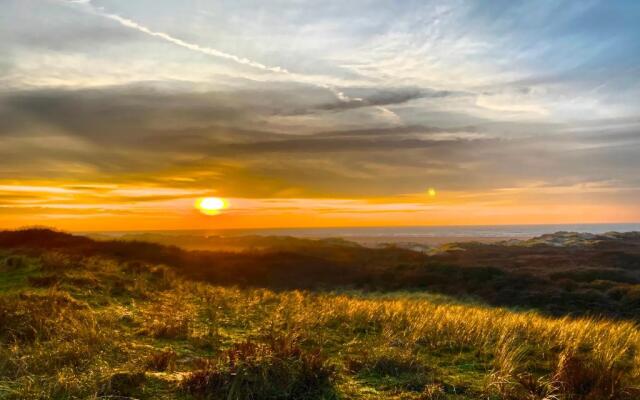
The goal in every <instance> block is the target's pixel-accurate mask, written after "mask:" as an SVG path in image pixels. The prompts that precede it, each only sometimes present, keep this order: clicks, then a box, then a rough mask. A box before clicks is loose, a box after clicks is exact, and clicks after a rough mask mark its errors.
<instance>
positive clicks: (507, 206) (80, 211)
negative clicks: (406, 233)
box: [0, 183, 640, 231]
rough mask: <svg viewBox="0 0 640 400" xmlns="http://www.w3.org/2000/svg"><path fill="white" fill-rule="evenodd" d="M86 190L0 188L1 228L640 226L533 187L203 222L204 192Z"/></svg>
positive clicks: (237, 203) (303, 203)
mask: <svg viewBox="0 0 640 400" xmlns="http://www.w3.org/2000/svg"><path fill="white" fill-rule="evenodd" d="M89 186H90V185H89ZM89 186H86V187H82V188H81V189H78V188H77V185H70V184H68V185H66V187H64V186H63V187H55V186H45V185H44V184H42V183H41V184H39V185H29V186H25V185H0V188H2V191H3V193H5V194H12V195H13V198H14V199H13V200H12V202H11V204H10V205H8V204H3V205H2V206H1V207H0V210H1V212H2V213H3V218H2V226H1V227H2V228H18V227H23V226H32V225H44V226H52V227H55V228H59V229H64V230H70V231H107V230H116V231H122V230H173V229H236V228H276V227H333V226H416V225H492V224H549V223H599V222H633V221H638V220H640V214H639V213H638V210H637V208H635V207H632V206H630V207H626V208H625V207H615V206H613V205H611V204H598V205H594V204H589V203H588V202H586V203H585V202H582V203H581V202H580V201H579V198H578V199H575V197H574V200H573V202H572V203H567V200H568V198H570V197H571V191H567V190H566V189H564V188H563V189H558V188H555V189H554V188H545V189H539V188H538V189H535V192H536V195H533V194H532V193H531V192H533V191H534V189H528V190H522V189H518V190H500V191H495V192H491V193H465V192H446V191H437V194H435V195H430V194H429V192H428V190H427V191H425V192H424V193H417V194H408V195H401V196H394V197H378V198H365V199H331V198H268V199H248V198H227V201H228V203H229V206H228V208H227V209H225V210H223V211H221V212H220V213H219V214H218V215H205V214H203V213H201V212H200V211H199V210H197V209H196V207H195V202H196V199H197V198H198V194H206V193H202V192H200V193H198V191H196V190H193V191H190V190H186V189H176V188H146V189H135V188H130V187H128V188H123V187H118V186H117V185H113V186H111V187H106V186H97V185H96V186H93V187H89ZM578 193H583V191H582V190H581V191H579V192H578ZM432 194H433V193H432ZM216 195H220V194H219V193H218V194H216ZM568 196H569V197H568ZM579 197H583V196H582V195H580V196H579Z"/></svg>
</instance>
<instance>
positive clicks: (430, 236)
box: [110, 223, 640, 244]
mask: <svg viewBox="0 0 640 400" xmlns="http://www.w3.org/2000/svg"><path fill="white" fill-rule="evenodd" d="M560 231H566V232H579V233H595V234H599V233H606V232H612V231H615V232H631V231H640V223H627V224H545V225H470V226H397V227H393V226H392V227H389V226H385V227H336V228H277V229H208V230H181V231H154V232H153V233H155V234H167V235H176V234H177V235H194V236H244V235H263V236H294V237H301V238H311V239H321V238H343V239H346V240H351V241H355V242H360V243H369V244H375V243H400V242H412V243H424V244H438V243H447V242H458V241H470V240H473V241H481V242H492V241H500V240H507V239H528V238H532V237H536V236H540V235H543V234H546V233H554V232H560ZM121 233H122V234H125V233H128V234H130V233H150V232H121ZM110 234H111V235H118V234H119V233H118V232H110Z"/></svg>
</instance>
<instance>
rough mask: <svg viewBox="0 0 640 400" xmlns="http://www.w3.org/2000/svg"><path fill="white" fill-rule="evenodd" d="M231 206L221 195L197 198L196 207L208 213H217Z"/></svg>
mask: <svg viewBox="0 0 640 400" xmlns="http://www.w3.org/2000/svg"><path fill="white" fill-rule="evenodd" d="M228 207H229V203H228V202H227V201H226V200H225V199H222V198H220V197H202V198H199V199H198V200H196V208H197V209H198V210H200V212H201V213H203V214H206V215H217V214H219V213H220V211H222V210H224V209H225V208H228Z"/></svg>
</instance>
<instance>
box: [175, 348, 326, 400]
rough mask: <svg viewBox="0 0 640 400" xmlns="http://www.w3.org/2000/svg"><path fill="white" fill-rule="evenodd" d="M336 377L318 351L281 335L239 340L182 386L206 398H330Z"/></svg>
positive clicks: (257, 399) (236, 399) (230, 399)
mask: <svg viewBox="0 0 640 400" xmlns="http://www.w3.org/2000/svg"><path fill="white" fill-rule="evenodd" d="M333 376H334V369H333V368H332V367H331V366H329V365H327V362H326V360H325V358H324V357H323V356H322V355H321V354H320V353H319V352H318V351H306V350H303V349H301V348H300V347H299V346H298V345H297V344H296V343H293V342H290V341H288V340H287V339H284V338H279V339H276V340H273V341H272V342H271V343H269V344H262V343H254V342H250V341H248V342H243V343H236V344H235V345H233V347H232V348H231V349H229V350H227V351H225V352H224V353H223V354H222V356H221V357H220V359H219V360H217V361H216V362H213V363H211V365H210V366H209V367H207V368H206V369H202V370H198V371H194V372H192V373H190V374H189V375H188V377H187V378H186V379H185V380H184V381H183V383H182V387H183V389H184V390H185V391H186V392H188V393H190V394H192V395H194V396H196V397H199V398H205V399H218V398H225V399H229V400H244V399H247V400H260V399H320V398H323V399H328V398H333V397H335V396H334V394H333V387H332V378H333Z"/></svg>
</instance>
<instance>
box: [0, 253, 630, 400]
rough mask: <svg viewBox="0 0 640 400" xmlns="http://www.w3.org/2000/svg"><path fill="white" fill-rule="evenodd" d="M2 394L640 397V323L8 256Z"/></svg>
mask: <svg viewBox="0 0 640 400" xmlns="http://www.w3.org/2000/svg"><path fill="white" fill-rule="evenodd" d="M0 271H1V274H2V275H1V277H2V278H1V282H2V284H1V285H0V291H1V292H0V343H1V346H0V398H3V399H50V398H53V399H72V398H121V399H122V398H137V399H155V398H169V399H171V398H173V399H192V398H193V399H218V398H222V399H285V398H294V399H298V398H300V399H378V398H385V399H593V400H596V399H636V398H640V390H639V389H638V385H639V383H640V363H639V362H640V355H638V351H637V349H638V346H639V345H640V334H639V331H638V329H637V327H636V326H635V325H634V324H632V323H630V322H613V321H607V320H596V319H568V318H562V319H554V318H550V317H544V316H541V315H538V314H536V313H520V312H514V311H509V310H506V309H499V308H490V307H486V306H482V305H478V304H471V303H462V302H459V301H454V300H451V299H449V298H447V297H443V296H432V295H426V294H421V295H416V294H410V293H400V292H398V293H387V294H385V295H376V294H363V293H360V292H343V293H339V292H333V293H317V292H316V293H314V292H304V291H281V292H274V291H271V290H266V289H239V288H233V287H220V286H213V285H209V284H206V283H198V282H190V281H185V280H182V279H180V278H179V277H176V276H175V275H174V272H173V271H172V270H171V269H169V268H167V267H164V266H156V265H150V264H146V263H139V262H118V261H114V260H111V259H108V258H100V257H84V258H77V257H69V256H66V255H62V254H58V253H52V252H43V253H38V254H34V253H31V255H24V254H21V253H19V252H18V253H16V252H12V253H4V254H2V255H0Z"/></svg>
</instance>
